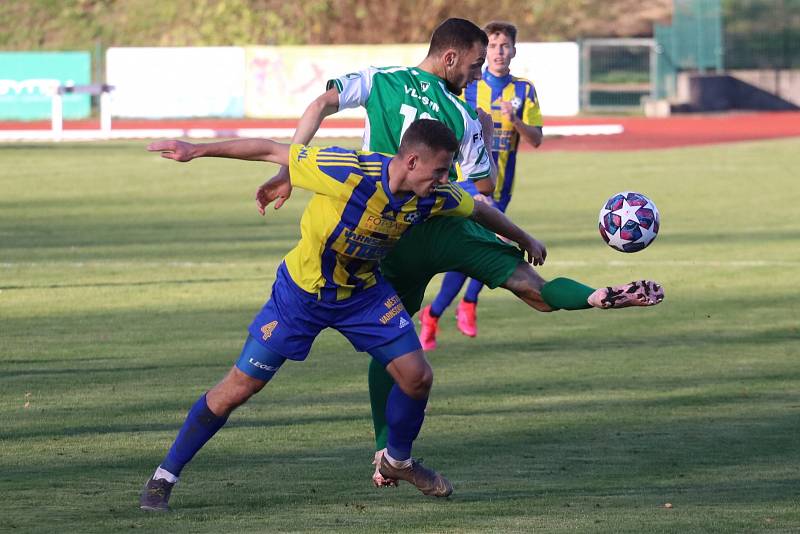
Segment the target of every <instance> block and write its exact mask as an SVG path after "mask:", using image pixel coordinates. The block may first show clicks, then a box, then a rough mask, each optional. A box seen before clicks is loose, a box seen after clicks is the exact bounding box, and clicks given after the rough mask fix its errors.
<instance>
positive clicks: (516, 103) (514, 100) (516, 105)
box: [511, 96, 522, 111]
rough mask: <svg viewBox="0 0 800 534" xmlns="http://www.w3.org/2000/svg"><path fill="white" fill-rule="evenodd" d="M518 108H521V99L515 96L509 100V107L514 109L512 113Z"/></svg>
mask: <svg viewBox="0 0 800 534" xmlns="http://www.w3.org/2000/svg"><path fill="white" fill-rule="evenodd" d="M520 106H522V99H521V98H520V97H518V96H515V97H514V98H512V99H511V107H512V108H513V109H514V111H517V110H518V109H519V108H520Z"/></svg>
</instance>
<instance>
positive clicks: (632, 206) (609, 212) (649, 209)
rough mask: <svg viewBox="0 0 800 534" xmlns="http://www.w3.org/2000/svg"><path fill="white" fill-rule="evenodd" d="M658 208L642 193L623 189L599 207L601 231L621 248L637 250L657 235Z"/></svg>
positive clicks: (622, 250) (611, 242)
mask: <svg viewBox="0 0 800 534" xmlns="http://www.w3.org/2000/svg"><path fill="white" fill-rule="evenodd" d="M658 226H659V216H658V208H656V205H655V204H653V201H652V200H650V199H649V198H647V197H646V196H644V195H643V194H641V193H634V192H633V191H623V192H622V193H617V194H616V195H614V196H612V197H611V198H609V199H608V201H607V202H606V203H605V204H604V205H603V207H602V208H601V209H600V235H601V236H602V238H603V240H604V241H605V242H606V243H607V244H608V246H609V247H611V248H614V249H617V250H619V251H620V252H638V251H640V250H642V249H643V248H645V247H647V246H648V245H649V244H650V243H652V242H653V240H654V239H655V238H656V235H658Z"/></svg>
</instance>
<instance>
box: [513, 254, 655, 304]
mask: <svg viewBox="0 0 800 534" xmlns="http://www.w3.org/2000/svg"><path fill="white" fill-rule="evenodd" d="M502 287H504V288H505V289H508V290H509V291H511V292H512V293H514V294H515V295H516V296H517V297H518V298H519V299H520V300H522V301H523V302H525V303H526V304H528V305H529V306H530V307H531V308H534V309H536V310H538V311H542V312H549V311H555V310H585V309H588V308H601V309H608V308H627V307H629V306H653V305H655V304H658V303H659V302H661V301H662V300H663V299H664V290H663V288H662V287H661V286H660V285H659V284H657V283H655V282H652V281H649V280H638V281H633V282H630V283H628V284H622V285H619V286H615V287H612V286H607V287H603V288H600V289H594V288H592V287H589V286H587V285H585V284H582V283H580V282H577V281H575V280H572V279H570V278H564V277H559V278H555V279H553V280H550V281H546V280H545V279H544V278H542V277H541V276H540V275H539V273H537V272H536V270H534V268H533V267H532V266H531V265H530V264H527V263H520V264H519V265H518V266H517V268H516V269H515V270H514V272H513V273H512V274H511V276H509V277H508V279H507V280H506V281H505V282H503V284H502Z"/></svg>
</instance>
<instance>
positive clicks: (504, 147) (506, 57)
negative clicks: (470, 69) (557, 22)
mask: <svg viewBox="0 0 800 534" xmlns="http://www.w3.org/2000/svg"><path fill="white" fill-rule="evenodd" d="M484 31H485V32H486V34H487V36H488V37H489V45H488V47H487V51H486V63H487V66H486V68H485V69H484V71H483V75H482V76H481V79H480V80H477V81H473V82H472V83H470V84H469V85H468V86H467V87H466V88H465V89H464V92H463V94H462V98H463V99H464V100H465V101H466V102H467V103H468V104H469V105H471V106H472V107H473V108H476V109H477V108H480V109H483V110H485V111H487V112H491V115H492V119H493V121H494V137H493V139H492V146H491V151H492V157H493V158H494V161H495V163H496V165H497V185H496V187H495V190H494V194H493V196H492V199H491V200H492V203H493V204H494V206H495V207H497V208H498V209H499V210H500V211H503V212H505V211H506V208H507V207H508V203H509V202H510V201H511V195H512V193H513V191H514V174H515V171H516V164H517V149H518V148H519V143H520V140H521V139H523V140H525V141H526V142H528V143H529V144H531V145H532V146H534V147H538V146H539V145H541V144H542V112H541V109H540V108H539V99H538V97H537V95H536V88H535V87H534V85H533V83H531V82H530V81H529V80H526V79H524V78H518V77H516V76H513V75H512V74H511V70H510V65H511V60H512V59H513V58H514V56H515V55H516V53H517V52H516V47H515V44H516V39H517V29H516V27H515V26H514V25H513V24H510V23H507V22H490V23H489V24H487V25H486V27H485V28H484ZM461 185H462V186H463V187H464V188H465V189H466V190H467V191H469V192H470V193H472V194H477V193H478V191H477V190H473V188H471V186H472V184H471V183H469V182H465V183H462V184H461ZM466 279H467V276H466V275H464V274H462V273H459V272H449V273H447V274H446V275H445V277H444V280H443V281H442V287H441V289H440V290H439V293H438V295H437V296H436V298H435V299H434V301H433V302H432V303H431V305H430V306H427V307H426V308H425V309H424V310H423V311H422V314H421V316H420V322H421V324H422V326H421V329H420V340H421V341H422V347H423V348H424V349H425V350H433V349H434V348H436V333H437V332H438V328H439V325H438V320H439V317H441V315H442V314H443V313H444V311H445V310H446V309H447V307H448V306H449V305H450V304H451V303H452V302H453V300H454V299H455V297H456V296H457V295H458V293H459V292H460V291H461V288H462V286H463V285H464V282H465V281H466ZM482 288H483V283H482V282H481V281H480V280H476V279H471V280H470V282H469V284H468V285H467V290H466V293H465V295H464V298H463V300H461V302H460V303H459V304H458V308H457V310H456V324H457V326H458V329H459V330H460V331H461V332H462V333H463V334H465V335H467V336H470V337H474V336H476V335H477V334H478V328H477V313H476V308H477V304H478V294H479V293H480V291H481V289H482Z"/></svg>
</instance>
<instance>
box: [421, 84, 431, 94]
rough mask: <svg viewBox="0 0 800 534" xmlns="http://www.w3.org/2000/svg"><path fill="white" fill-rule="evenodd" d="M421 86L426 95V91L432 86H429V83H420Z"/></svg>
mask: <svg viewBox="0 0 800 534" xmlns="http://www.w3.org/2000/svg"><path fill="white" fill-rule="evenodd" d="M419 86H420V88H422V92H423V93H424V92H425V91H427V90H428V87H430V86H431V84H429V83H428V82H419Z"/></svg>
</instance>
